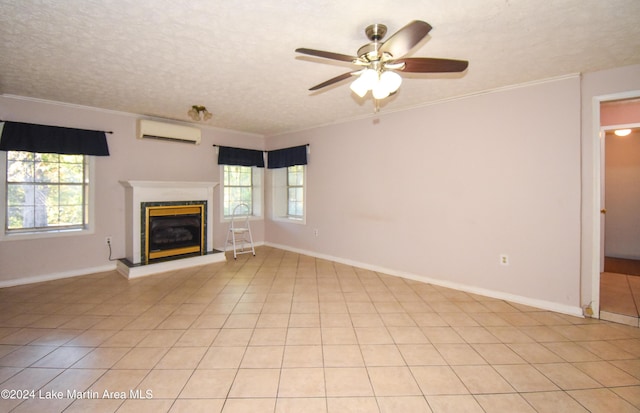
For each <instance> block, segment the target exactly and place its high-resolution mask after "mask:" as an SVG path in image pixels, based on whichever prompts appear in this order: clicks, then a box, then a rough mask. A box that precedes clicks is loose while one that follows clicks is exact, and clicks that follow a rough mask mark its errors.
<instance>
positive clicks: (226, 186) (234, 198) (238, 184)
mask: <svg viewBox="0 0 640 413" xmlns="http://www.w3.org/2000/svg"><path fill="white" fill-rule="evenodd" d="M222 176H223V197H222V198H223V199H222V204H223V205H222V210H223V216H224V217H225V218H227V217H230V216H231V215H232V214H233V209H234V208H235V207H236V206H237V205H238V204H243V203H244V204H247V205H249V210H250V211H251V212H250V213H251V215H256V216H259V215H261V200H262V195H261V189H260V188H261V183H262V182H261V181H262V172H261V169H260V168H256V167H251V166H236V165H223V169H222Z"/></svg>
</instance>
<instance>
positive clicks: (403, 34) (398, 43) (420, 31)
mask: <svg viewBox="0 0 640 413" xmlns="http://www.w3.org/2000/svg"><path fill="white" fill-rule="evenodd" d="M430 31H431V26H430V25H429V23H426V22H423V21H420V20H414V21H412V22H411V23H409V24H407V25H406V26H404V27H403V28H402V29H400V30H398V31H397V32H395V33H394V34H393V36H391V37H390V38H389V39H388V40H387V41H386V42H384V44H383V45H382V46H381V47H380V51H381V52H383V53H389V54H390V55H391V56H393V57H395V58H399V57H402V56H404V55H405V54H407V53H409V51H410V50H411V49H413V47H414V46H415V45H417V44H418V43H419V42H420V40H422V39H424V37H425V36H426V35H427V34H429V32H430Z"/></svg>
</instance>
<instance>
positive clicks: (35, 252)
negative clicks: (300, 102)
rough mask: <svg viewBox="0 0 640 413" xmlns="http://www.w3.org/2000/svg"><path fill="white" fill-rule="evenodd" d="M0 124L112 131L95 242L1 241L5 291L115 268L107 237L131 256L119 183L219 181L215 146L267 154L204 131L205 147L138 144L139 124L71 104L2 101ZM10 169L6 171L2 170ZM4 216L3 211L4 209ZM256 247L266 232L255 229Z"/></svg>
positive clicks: (117, 251)
mask: <svg viewBox="0 0 640 413" xmlns="http://www.w3.org/2000/svg"><path fill="white" fill-rule="evenodd" d="M0 119H3V120H11V121H16V122H30V123H38V124H46V125H58V126H67V127H76V128H82V129H96V130H106V131H113V134H107V141H108V143H109V150H110V153H111V156H109V157H96V158H95V161H96V181H95V182H94V183H93V185H95V189H96V204H95V205H96V207H95V215H96V225H95V232H94V233H93V234H90V235H79V236H69V237H58V238H42V239H35V240H28V241H2V242H0V263H1V264H0V285H11V284H16V283H24V282H30V281H38V280H40V279H47V278H56V277H61V276H68V275H81V274H87V273H90V272H94V271H98V270H106V269H110V268H115V263H114V262H110V261H109V260H108V249H107V247H106V245H105V241H104V238H105V236H107V235H111V236H112V237H113V257H114V258H121V257H124V256H125V249H124V239H125V238H124V236H125V235H124V234H125V232H124V228H125V219H124V208H125V204H124V202H125V201H124V188H123V187H122V186H121V185H120V183H119V181H121V180H154V181H216V182H219V181H220V177H219V167H218V165H217V158H216V155H215V150H214V148H213V146H212V145H213V144H214V143H215V144H218V145H230V146H241V147H246V148H256V149H262V148H263V146H264V138H263V137H262V136H258V135H251V134H243V133H237V132H232V131H226V130H220V129H213V128H203V131H202V143H201V144H200V145H189V144H183V143H175V142H164V141H157V140H138V139H136V138H135V131H136V119H137V117H135V116H133V115H129V114H124V113H117V112H109V111H101V110H98V109H92V108H83V107H77V106H70V105H60V104H53V103H50V102H42V101H35V100H27V99H20V98H14V97H7V96H0ZM2 167H4V166H2ZM219 195H220V186H218V188H217V190H216V191H215V199H214V216H213V217H209V223H213V225H214V245H213V247H214V248H221V247H222V246H223V244H224V240H225V236H226V230H227V224H221V223H220V218H219V211H220V209H219V208H220V205H219ZM1 208H2V213H3V214H4V213H5V211H4V208H5V206H4V205H2V206H1ZM252 230H253V231H254V237H255V239H256V240H257V241H258V242H261V241H262V240H263V239H264V225H263V222H262V221H257V222H256V223H255V224H254V225H253V226H252Z"/></svg>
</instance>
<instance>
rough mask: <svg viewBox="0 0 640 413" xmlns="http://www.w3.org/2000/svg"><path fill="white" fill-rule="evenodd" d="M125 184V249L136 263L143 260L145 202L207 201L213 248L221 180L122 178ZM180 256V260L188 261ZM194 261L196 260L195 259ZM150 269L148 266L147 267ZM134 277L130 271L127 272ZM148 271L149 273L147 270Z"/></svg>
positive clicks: (209, 250) (209, 249)
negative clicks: (215, 201)
mask: <svg viewBox="0 0 640 413" xmlns="http://www.w3.org/2000/svg"><path fill="white" fill-rule="evenodd" d="M120 184H121V185H122V186H123V187H124V188H125V221H126V224H125V237H126V239H125V253H126V258H127V260H129V261H130V262H131V263H133V264H140V263H141V261H142V259H141V251H142V237H141V235H140V231H141V215H140V214H141V210H140V204H141V203H142V202H173V201H202V200H206V201H207V220H208V221H209V224H208V225H207V233H206V239H207V251H206V252H207V253H209V252H211V251H212V250H213V245H212V244H213V227H214V225H211V224H210V221H211V220H212V219H213V216H214V215H213V190H214V188H215V187H216V186H217V185H218V182H206V181H196V182H193V181H135V180H131V181H120ZM186 260H188V259H185V260H178V261H186ZM192 261H193V260H192ZM145 272H146V273H149V272H148V270H145ZM126 275H127V276H129V278H132V277H131V276H130V274H126ZM145 275H146V274H145Z"/></svg>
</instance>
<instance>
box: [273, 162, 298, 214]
mask: <svg viewBox="0 0 640 413" xmlns="http://www.w3.org/2000/svg"><path fill="white" fill-rule="evenodd" d="M301 166H302V174H303V176H302V199H303V202H302V216H301V217H298V216H294V215H288V210H289V208H288V200H289V185H288V172H289V168H288V167H283V168H274V169H270V170H269V171H270V172H271V174H272V175H271V185H272V199H271V203H272V205H271V219H272V220H274V221H279V222H289V223H292V224H298V225H306V223H307V165H301Z"/></svg>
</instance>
